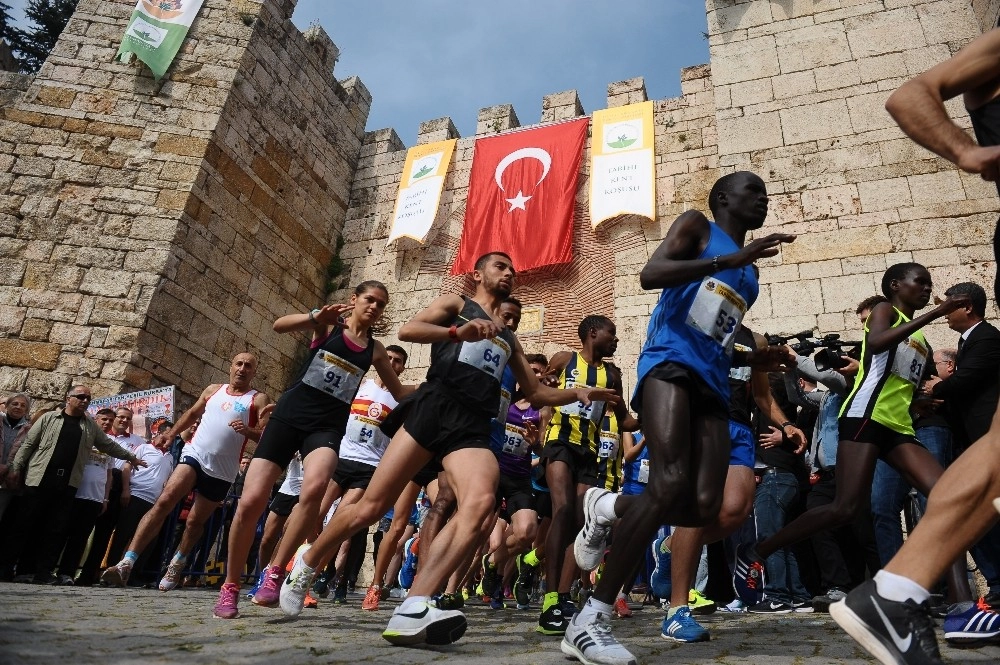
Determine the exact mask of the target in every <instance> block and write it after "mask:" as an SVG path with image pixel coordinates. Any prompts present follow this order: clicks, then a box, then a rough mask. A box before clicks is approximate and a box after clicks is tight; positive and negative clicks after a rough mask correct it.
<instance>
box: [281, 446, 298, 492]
mask: <svg viewBox="0 0 1000 665" xmlns="http://www.w3.org/2000/svg"><path fill="white" fill-rule="evenodd" d="M278 491H279V492H281V493H282V494H287V495H288V496H298V495H299V494H302V460H301V459H299V454H298V453H295V457H293V458H292V461H291V462H289V463H288V472H287V473H286V474H285V482H283V483H281V487H279V488H278Z"/></svg>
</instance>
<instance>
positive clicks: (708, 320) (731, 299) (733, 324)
mask: <svg viewBox="0 0 1000 665" xmlns="http://www.w3.org/2000/svg"><path fill="white" fill-rule="evenodd" d="M746 312H747V303H746V301H745V300H743V297H742V296H740V294H738V293H736V291H734V290H733V289H732V288H731V287H730V286H729V285H728V284H725V283H724V282H721V281H719V280H718V279H716V278H714V277H706V278H705V279H704V280H702V282H701V286H699V287H698V294H697V295H696V296H695V298H694V302H692V303H691V309H690V310H688V316H687V324H688V325H689V326H691V327H692V328H695V329H696V330H699V331H700V332H702V333H704V334H706V335H708V336H709V337H711V338H712V339H713V340H715V341H716V342H718V343H719V344H720V345H721V346H722V347H723V348H725V349H726V353H729V352H731V351H732V348H733V340H734V339H735V338H736V331H737V330H738V329H739V327H740V323H742V322H743V315H744V314H746Z"/></svg>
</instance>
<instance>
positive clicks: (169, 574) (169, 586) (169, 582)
mask: <svg viewBox="0 0 1000 665" xmlns="http://www.w3.org/2000/svg"><path fill="white" fill-rule="evenodd" d="M186 565H187V559H182V560H180V561H178V560H177V559H171V560H170V564H169V565H168V566H167V570H166V572H165V573H163V578H162V579H160V584H159V589H160V591H173V590H174V589H176V588H177V585H178V584H180V582H181V576H182V575H183V574H184V566H186Z"/></svg>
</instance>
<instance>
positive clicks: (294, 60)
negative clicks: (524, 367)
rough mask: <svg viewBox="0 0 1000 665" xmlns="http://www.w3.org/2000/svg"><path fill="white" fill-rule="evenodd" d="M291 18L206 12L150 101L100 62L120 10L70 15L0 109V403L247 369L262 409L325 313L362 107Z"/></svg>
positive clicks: (144, 78) (218, 7)
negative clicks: (235, 360) (293, 315)
mask: <svg viewBox="0 0 1000 665" xmlns="http://www.w3.org/2000/svg"><path fill="white" fill-rule="evenodd" d="M294 5H295V3H294V1H293V0H280V1H269V2H266V3H264V4H261V3H260V2H254V1H252V0H242V1H240V2H228V1H226V0H207V1H206V2H205V4H204V6H203V8H202V10H201V12H200V14H199V16H198V18H197V19H196V20H195V22H194V25H193V26H192V29H191V31H190V33H189V36H188V39H187V40H186V41H185V43H184V46H183V47H182V49H181V52H180V53H179V54H178V56H177V59H176V60H175V62H174V64H173V66H172V68H171V70H170V73H169V75H168V77H167V78H166V79H164V80H163V81H162V82H161V83H156V82H154V81H153V79H152V77H151V75H150V73H149V71H148V69H141V68H140V67H139V66H138V65H129V64H122V63H118V62H113V61H112V59H113V56H114V54H115V51H116V50H117V47H118V44H119V43H120V40H121V36H122V34H123V32H124V26H125V24H126V22H127V19H128V16H129V15H130V13H131V11H132V8H133V7H134V3H133V2H130V1H128V0H117V1H114V2H99V1H98V0H82V1H81V2H80V4H79V6H78V8H77V11H76V13H75V14H74V16H73V18H72V19H71V21H70V22H69V24H68V25H67V27H66V30H65V31H64V33H63V35H62V37H61V38H60V39H59V42H58V44H57V46H56V48H55V50H54V51H53V53H52V55H51V56H50V57H49V59H48V60H47V61H46V63H45V65H44V66H43V67H42V69H41V71H40V72H39V73H38V74H37V76H35V77H34V79H33V80H31V79H25V78H24V77H12V76H7V77H6V78H5V79H4V80H3V82H2V85H3V90H0V94H2V97H0V99H2V100H3V106H2V109H0V111H2V119H0V256H2V260H0V358H2V360H0V391H3V392H9V391H14V390H25V391H27V392H29V393H30V394H31V395H33V396H34V397H36V398H42V399H43V400H50V401H51V400H56V399H58V398H59V397H61V395H62V394H63V392H64V391H65V389H66V388H68V387H69V385H70V384H71V383H72V382H86V383H89V384H92V385H93V387H94V391H95V394H98V395H100V394H116V393H118V392H123V391H126V390H130V389H142V388H147V387H150V386H155V385H167V384H175V385H177V386H178V388H179V390H180V392H181V395H182V396H183V397H184V399H185V401H187V400H190V399H192V398H193V397H194V396H196V395H197V394H198V393H199V392H200V390H201V389H202V388H203V387H204V386H205V385H206V384H207V383H210V382H213V381H220V380H224V379H225V377H226V375H227V374H226V370H227V366H228V360H229V358H230V357H231V356H232V355H233V354H234V353H235V352H238V351H241V350H244V349H247V348H250V349H254V350H257V351H258V352H259V353H260V355H261V370H260V374H259V379H258V383H259V385H261V387H262V388H264V389H266V390H268V391H269V392H271V393H272V394H277V393H279V392H280V391H281V390H282V389H283V388H284V384H285V381H286V374H287V368H288V367H290V366H291V365H292V364H294V356H295V354H296V352H297V345H296V342H295V340H293V339H291V338H284V339H283V338H281V337H280V336H278V335H275V334H274V333H273V332H272V331H271V329H270V328H271V323H272V322H273V320H274V319H275V318H276V317H277V316H280V315H282V314H285V313H287V312H288V311H290V310H291V309H295V310H299V311H301V310H303V309H307V308H308V307H312V306H314V305H315V304H316V303H318V302H321V301H322V300H323V297H324V296H325V291H326V272H327V268H328V266H329V265H330V262H331V259H332V258H333V256H334V252H335V247H336V236H337V235H338V233H339V230H340V228H341V226H342V224H343V220H344V217H345V213H346V209H347V201H348V198H349V196H350V184H349V183H350V180H351V176H352V174H353V172H354V169H355V163H356V160H357V156H358V153H359V150H360V147H361V139H362V137H363V134H364V125H365V122H366V120H367V115H368V109H369V105H370V101H371V99H370V96H369V95H368V93H367V91H366V90H365V88H364V86H363V85H362V84H361V83H360V81H358V80H357V79H348V80H345V81H343V82H341V83H338V82H337V81H336V80H335V79H334V78H333V77H332V69H333V63H334V62H335V59H336V47H335V46H334V45H333V43H332V42H330V40H329V38H328V37H326V35H325V33H323V32H322V30H318V29H317V30H312V31H310V32H309V33H308V34H306V35H303V34H302V33H300V32H299V31H298V30H297V29H296V28H295V27H294V26H293V25H292V23H291V21H290V17H291V14H292V10H293V9H294Z"/></svg>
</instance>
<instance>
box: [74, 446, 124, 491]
mask: <svg viewBox="0 0 1000 665" xmlns="http://www.w3.org/2000/svg"><path fill="white" fill-rule="evenodd" d="M113 459H114V458H113V457H111V456H110V455H106V454H104V453H102V452H101V451H100V450H98V449H97V448H91V449H90V456H89V457H88V458H87V464H86V465H85V466H84V467H83V480H81V481H80V487H78V488H77V490H76V498H77V499H86V500H87V501H96V502H97V503H104V489H105V488H106V487H107V484H108V469H110V468H111V467H112V465H111V461H112V460H113ZM122 461H123V462H124V460H122Z"/></svg>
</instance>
